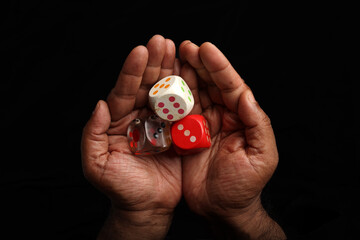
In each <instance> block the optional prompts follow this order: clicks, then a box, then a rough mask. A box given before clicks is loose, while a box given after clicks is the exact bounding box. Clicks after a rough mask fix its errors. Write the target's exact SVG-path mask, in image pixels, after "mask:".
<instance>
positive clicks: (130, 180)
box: [83, 36, 181, 210]
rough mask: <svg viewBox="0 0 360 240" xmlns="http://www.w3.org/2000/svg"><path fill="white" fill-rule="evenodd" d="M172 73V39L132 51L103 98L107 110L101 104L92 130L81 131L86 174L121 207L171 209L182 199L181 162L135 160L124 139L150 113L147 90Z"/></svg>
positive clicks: (166, 156)
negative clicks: (128, 130) (128, 128)
mask: <svg viewBox="0 0 360 240" xmlns="http://www.w3.org/2000/svg"><path fill="white" fill-rule="evenodd" d="M178 69H179V68H178ZM176 73H177V72H176V64H175V45H174V43H173V42H172V41H171V40H168V39H164V38H163V37H162V36H154V37H153V38H152V39H150V41H149V42H148V44H147V46H146V47H144V46H138V47H136V48H134V49H133V50H132V51H131V53H130V54H129V56H128V57H127V59H126V60H125V62H124V65H123V68H122V70H121V72H120V75H119V78H118V80H117V82H116V84H115V87H114V88H113V89H112V91H111V92H110V94H109V96H108V98H107V105H108V106H106V104H105V103H102V104H101V105H102V107H101V111H100V110H99V111H100V112H101V113H98V112H97V114H94V115H96V117H94V116H93V117H92V118H96V119H95V120H94V119H93V120H92V129H88V128H89V127H87V131H85V134H84V135H85V137H83V140H84V144H83V159H84V161H83V163H84V172H85V174H86V175H87V176H88V178H89V179H90V180H91V181H92V182H93V183H94V184H95V185H97V186H98V187H99V188H100V189H101V190H103V191H104V192H105V193H106V194H107V195H108V196H109V197H110V198H111V199H112V200H113V204H117V205H119V206H118V207H119V208H122V209H124V208H125V209H126V210H148V209H158V208H165V209H172V208H174V207H175V206H176V204H177V203H178V201H179V200H180V197H181V162H180V157H178V156H176V154H174V153H173V152H171V151H167V152H164V153H161V154H157V155H151V156H135V155H133V153H131V152H130V150H129V145H128V141H127V137H126V130H127V126H128V125H129V124H130V122H131V121H132V120H133V119H135V118H142V117H144V116H146V115H147V114H149V112H148V110H147V94H148V91H149V90H150V87H151V86H152V85H153V84H154V83H155V82H156V81H157V80H159V79H161V78H163V77H165V76H167V75H171V74H176ZM177 74H178V73H177ZM95 111H96V110H95Z"/></svg>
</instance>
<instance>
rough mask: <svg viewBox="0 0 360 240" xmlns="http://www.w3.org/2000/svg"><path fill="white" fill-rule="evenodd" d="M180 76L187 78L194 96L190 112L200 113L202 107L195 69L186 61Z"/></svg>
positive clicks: (186, 80)
mask: <svg viewBox="0 0 360 240" xmlns="http://www.w3.org/2000/svg"><path fill="white" fill-rule="evenodd" d="M180 76H181V77H182V78H183V79H184V80H185V82H186V83H187V85H188V86H189V88H190V91H191V93H192V95H193V97H194V107H193V109H192V110H191V112H190V113H189V114H200V113H201V112H202V109H201V104H200V99H199V91H198V84H197V76H196V72H195V70H194V69H193V68H192V67H191V66H190V65H189V64H188V63H185V65H184V66H183V67H182V68H181V72H180Z"/></svg>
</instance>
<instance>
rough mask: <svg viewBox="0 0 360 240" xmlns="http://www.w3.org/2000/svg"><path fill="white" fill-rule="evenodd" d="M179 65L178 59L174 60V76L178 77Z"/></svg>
mask: <svg viewBox="0 0 360 240" xmlns="http://www.w3.org/2000/svg"><path fill="white" fill-rule="evenodd" d="M180 69H181V63H180V60H179V59H178V58H175V62H174V73H173V74H174V75H177V76H180Z"/></svg>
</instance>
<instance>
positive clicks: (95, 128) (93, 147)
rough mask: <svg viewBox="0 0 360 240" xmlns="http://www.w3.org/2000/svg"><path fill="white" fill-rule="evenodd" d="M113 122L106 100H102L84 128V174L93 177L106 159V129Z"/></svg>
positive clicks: (82, 150) (82, 145) (107, 141)
mask: <svg viewBox="0 0 360 240" xmlns="http://www.w3.org/2000/svg"><path fill="white" fill-rule="evenodd" d="M110 122H111V117H110V111H109V108H108V106H107V104H106V102H104V101H102V100H100V101H99V102H98V103H97V105H96V107H95V110H94V111H93V114H92V116H91V118H90V120H89V121H88V122H87V124H86V125H85V127H84V129H83V135H82V140H81V155H82V164H83V169H84V174H85V176H86V177H91V176H89V175H91V174H92V173H93V172H94V171H97V170H100V169H99V168H101V166H103V164H104V163H105V161H106V158H107V154H108V146H109V140H108V135H107V133H106V131H107V130H108V129H109V126H110Z"/></svg>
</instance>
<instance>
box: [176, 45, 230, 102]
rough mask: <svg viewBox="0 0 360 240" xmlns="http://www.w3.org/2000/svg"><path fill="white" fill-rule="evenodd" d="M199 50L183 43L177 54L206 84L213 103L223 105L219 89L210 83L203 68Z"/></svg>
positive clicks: (209, 77)
mask: <svg viewBox="0 0 360 240" xmlns="http://www.w3.org/2000/svg"><path fill="white" fill-rule="evenodd" d="M199 50H200V48H199V47H198V46H197V45H195V44H194V43H192V42H190V41H184V42H183V43H182V44H181V45H180V48H179V54H180V57H181V59H182V60H183V61H185V62H188V63H189V64H190V65H191V66H192V67H193V68H194V69H195V70H196V72H197V74H198V75H199V77H200V78H201V79H202V80H203V81H204V82H205V83H206V88H207V91H208V92H209V96H210V98H211V100H212V101H213V102H214V103H217V104H223V101H222V97H221V93H220V90H219V88H218V87H217V86H216V85H215V83H214V82H213V81H212V79H211V76H210V75H209V72H208V70H207V69H206V68H205V66H204V64H203V62H202V60H201V58H200V55H199Z"/></svg>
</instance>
